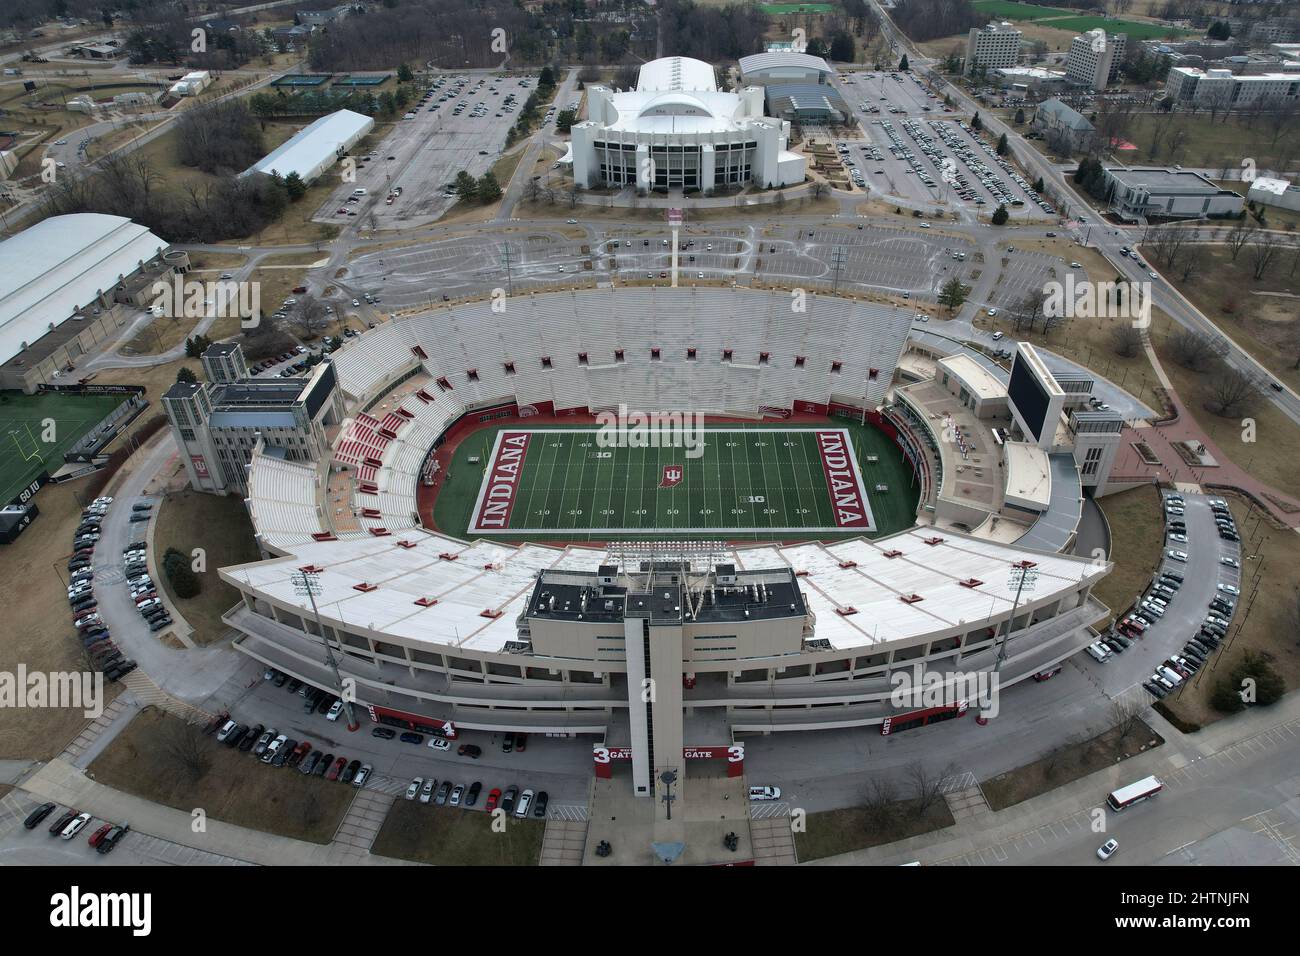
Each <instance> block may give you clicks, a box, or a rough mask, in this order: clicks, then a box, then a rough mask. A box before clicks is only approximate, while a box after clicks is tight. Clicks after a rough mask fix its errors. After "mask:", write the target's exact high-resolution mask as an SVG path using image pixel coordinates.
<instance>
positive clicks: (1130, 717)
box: [1110, 696, 1146, 740]
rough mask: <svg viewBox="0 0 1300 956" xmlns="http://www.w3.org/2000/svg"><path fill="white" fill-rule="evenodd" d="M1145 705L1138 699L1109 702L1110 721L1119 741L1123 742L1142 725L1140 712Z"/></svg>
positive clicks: (1119, 699)
mask: <svg viewBox="0 0 1300 956" xmlns="http://www.w3.org/2000/svg"><path fill="white" fill-rule="evenodd" d="M1144 710H1146V705H1145V704H1144V703H1143V701H1142V700H1141V699H1140V698H1135V697H1131V696H1130V697H1120V698H1117V699H1116V700H1114V701H1112V702H1111V705H1110V719H1111V720H1112V721H1114V724H1115V730H1116V732H1117V733H1118V734H1119V739H1120V740H1124V739H1125V738H1127V737H1128V736H1129V735H1130V734H1131V733H1133V731H1135V730H1137V728H1138V726H1139V725H1140V724H1141V723H1142V712H1143V711H1144Z"/></svg>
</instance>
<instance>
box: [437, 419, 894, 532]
mask: <svg viewBox="0 0 1300 956" xmlns="http://www.w3.org/2000/svg"><path fill="white" fill-rule="evenodd" d="M819 435H820V436H821V437H819ZM523 436H526V439H525V438H524V437H523ZM703 439H704V445H703V448H702V454H700V455H699V457H690V456H689V455H688V454H687V451H686V449H684V448H682V447H675V448H674V447H612V448H603V447H601V445H600V442H599V441H598V439H597V429H596V427H595V426H594V425H593V426H579V427H578V428H574V429H566V428H562V427H552V428H538V429H532V428H528V427H526V426H514V427H505V428H495V429H486V430H483V431H480V432H477V433H475V434H474V435H472V436H470V437H469V438H468V439H466V441H465V442H463V443H462V444H461V446H460V447H459V448H457V450H456V454H455V457H454V459H453V462H452V466H451V477H450V479H447V480H446V482H445V484H444V486H443V488H442V489H441V491H440V493H439V496H438V499H437V501H436V503H435V520H436V521H437V524H438V526H439V528H441V529H442V530H444V531H447V532H448V533H451V534H457V535H461V534H463V535H465V536H468V537H471V538H475V537H491V538H498V539H502V538H503V539H507V540H520V539H527V540H561V539H571V540H609V539H612V538H647V537H672V538H725V539H728V540H738V539H739V540H773V539H786V540H789V539H806V538H819V539H820V538H837V537H843V536H855V535H870V536H875V535H879V534H889V533H893V532H895V531H897V530H899V529H901V528H906V527H910V526H911V525H912V524H913V523H914V519H915V512H916V499H917V494H918V491H917V489H915V488H913V487H912V484H913V482H912V473H911V469H910V467H909V466H908V465H907V463H906V462H905V461H904V460H903V458H902V455H901V453H900V452H899V450H898V448H897V446H896V445H894V443H893V442H891V441H890V440H889V439H888V438H886V437H885V436H884V435H883V434H881V433H880V432H878V431H876V430H875V429H874V428H870V427H864V426H862V425H861V424H859V423H852V422H846V421H840V420H834V421H828V422H826V423H825V424H799V425H791V426H780V425H765V426H761V427H760V426H750V427H746V426H744V425H719V426H710V427H708V428H706V429H705V432H704V434H703ZM525 440H526V444H524V445H522V447H521V442H524V441H525ZM512 443H513V446H512ZM823 445H824V446H825V448H826V451H827V458H826V460H827V464H825V465H824V464H823V456H822V451H821V448H822V446H823ZM507 447H514V448H515V449H516V451H517V452H519V459H518V460H519V461H521V462H522V464H521V466H520V467H519V468H518V470H517V474H514V473H511V472H508V471H503V470H502V468H503V467H504V466H505V464H506V462H505V460H504V459H503V458H502V457H501V456H502V454H503V451H504V450H505V449H506V448H507ZM839 448H842V449H844V451H845V452H846V454H845V456H844V459H843V460H842V464H840V465H839V466H838V467H837V459H836V457H835V452H836V450H837V449H839ZM850 455H851V459H850ZM472 458H473V459H477V461H471V459H472ZM872 458H875V460H874V461H872V460H871V459H872ZM828 470H829V471H830V472H831V474H830V475H829V476H828ZM831 481H835V483H836V491H837V499H833V498H832V491H831ZM877 485H884V486H886V487H887V488H888V491H877V490H876V486H877ZM494 489H504V490H505V491H508V492H509V494H508V495H503V496H501V497H499V498H497V499H495V500H497V501H498V507H497V508H496V509H495V510H494V509H493V508H492V507H491V502H492V501H493V500H494V491H493V490H494ZM864 498H865V502H866V508H862V507H861V504H862V501H863V499H864ZM836 500H838V506H837V504H836Z"/></svg>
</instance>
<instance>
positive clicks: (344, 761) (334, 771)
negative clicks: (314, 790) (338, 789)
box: [325, 757, 348, 783]
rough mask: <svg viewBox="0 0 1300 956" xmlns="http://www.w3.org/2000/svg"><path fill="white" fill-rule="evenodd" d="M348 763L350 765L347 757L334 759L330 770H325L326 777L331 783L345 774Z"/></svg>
mask: <svg viewBox="0 0 1300 956" xmlns="http://www.w3.org/2000/svg"><path fill="white" fill-rule="evenodd" d="M347 765H348V758H347V757H339V758H337V759H336V760H335V761H334V763H333V764H332V765H331V766H330V768H329V770H327V771H326V772H325V779H326V780H328V781H330V782H331V783H332V782H334V781H335V780H338V779H339V777H341V776H342V775H343V771H344V768H346V767H347ZM344 782H346V781H344Z"/></svg>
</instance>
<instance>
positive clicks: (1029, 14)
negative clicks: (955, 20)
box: [971, 0, 1077, 20]
mask: <svg viewBox="0 0 1300 956" xmlns="http://www.w3.org/2000/svg"><path fill="white" fill-rule="evenodd" d="M971 6H972V7H974V8H975V9H976V10H978V11H979V12H980V13H983V14H986V15H988V16H990V17H995V18H996V19H998V20H1041V19H1043V18H1044V17H1072V16H1074V15H1075V13H1076V12H1077V11H1074V10H1067V9H1065V8H1064V7H1038V6H1034V5H1033V4H1032V3H1014V2H1012V0H975V2H974V3H972V4H971Z"/></svg>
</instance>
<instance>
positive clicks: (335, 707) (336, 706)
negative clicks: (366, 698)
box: [325, 700, 343, 720]
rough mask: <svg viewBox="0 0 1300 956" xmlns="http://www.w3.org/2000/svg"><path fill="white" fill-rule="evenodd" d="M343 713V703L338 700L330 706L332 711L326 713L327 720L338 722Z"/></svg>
mask: <svg viewBox="0 0 1300 956" xmlns="http://www.w3.org/2000/svg"><path fill="white" fill-rule="evenodd" d="M341 713H343V701H341V700H336V701H334V703H332V704H330V709H329V710H328V711H327V712H326V713H325V719H326V720H338V719H339V714H341Z"/></svg>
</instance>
